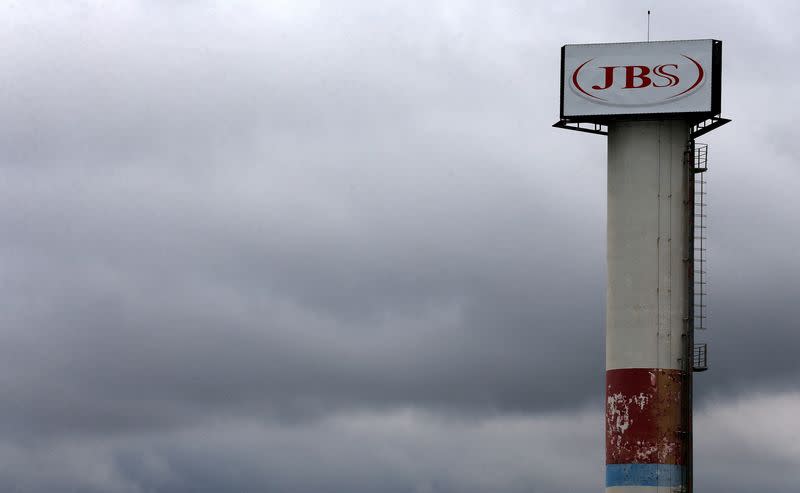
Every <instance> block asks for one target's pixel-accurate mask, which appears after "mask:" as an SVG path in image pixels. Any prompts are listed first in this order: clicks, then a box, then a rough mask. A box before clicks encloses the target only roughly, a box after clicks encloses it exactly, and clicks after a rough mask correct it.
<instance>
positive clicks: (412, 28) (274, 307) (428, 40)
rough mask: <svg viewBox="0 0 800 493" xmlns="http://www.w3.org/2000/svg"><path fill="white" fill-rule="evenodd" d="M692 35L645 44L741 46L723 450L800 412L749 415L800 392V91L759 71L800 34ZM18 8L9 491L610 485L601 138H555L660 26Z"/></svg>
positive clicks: (726, 20)
mask: <svg viewBox="0 0 800 493" xmlns="http://www.w3.org/2000/svg"><path fill="white" fill-rule="evenodd" d="M692 8H698V9H700V12H698V15H697V16H691V18H690V19H689V20H688V21H687V19H686V17H685V15H684V14H683V13H682V12H681V10H680V8H678V7H670V9H669V10H668V11H667V10H666V9H665V10H664V11H663V12H661V11H657V15H656V17H655V18H654V20H655V21H656V24H655V25H654V29H661V32H660V33H659V31H658V30H655V32H656V33H658V34H657V36H658V37H662V36H663V37H669V38H696V37H709V36H713V37H716V38H720V39H723V40H724V42H725V53H724V59H725V64H726V65H725V76H724V77H725V87H724V98H725V99H724V101H723V108H724V112H725V113H726V114H727V115H728V116H731V117H733V118H734V123H732V124H731V125H728V126H726V127H725V128H723V129H721V130H719V131H718V132H717V133H716V134H713V135H711V136H709V138H708V140H707V141H708V142H709V143H710V144H711V147H710V149H711V154H710V156H711V161H710V165H711V171H710V172H709V182H710V183H709V187H710V191H711V206H710V214H711V217H710V223H711V228H712V229H711V243H710V251H709V254H710V263H709V266H710V270H711V273H710V276H711V288H710V291H711V293H712V295H711V297H710V303H711V307H710V310H711V319H710V320H709V322H710V325H711V327H712V329H713V330H711V331H709V332H708V334H707V337H706V338H705V339H706V340H708V341H709V342H710V347H711V349H710V355H711V365H712V371H710V372H708V374H707V375H706V374H704V375H702V376H700V377H698V379H697V380H698V395H697V399H698V402H699V404H700V409H702V410H703V412H707V413H712V412H713V413H718V415H720V416H726V419H728V420H729V421H727V422H726V424H725V425H724V426H722V425H720V426H718V427H714V426H710V425H709V426H708V432H707V433H708V442H709V443H711V444H712V445H713V447H712V448H713V450H723V449H725V447H726V444H728V442H726V441H725V440H726V439H730V436H732V435H731V434H730V430H731V429H733V428H734V427H735V422H736V420H735V416H736V413H737V410H741V409H746V410H748V411H747V412H749V413H751V415H753V416H756V415H758V416H761V415H762V414H763V413H764V412H765V409H768V408H769V406H772V405H774V404H775V403H776V402H784V401H781V400H780V399H788V400H789V401H788V402H790V406H793V405H794V404H796V403H794V401H792V400H791V399H793V397H774V399H778V400H774V399H773V398H771V397H764V396H763V395H762V396H761V397H759V398H758V399H756V398H755V397H752V396H754V395H757V394H770V393H776V394H775V395H777V396H785V395H789V396H791V394H785V392H787V391H788V390H787V389H789V390H790V389H791V388H792V386H793V384H794V382H796V378H797V376H798V366H797V363H796V357H795V354H794V348H796V347H797V346H798V343H800V340H798V337H800V336H798V332H797V331H796V330H795V329H796V328H797V323H796V318H797V317H796V313H797V310H796V308H795V300H796V299H797V298H798V295H800V288H798V284H797V281H796V279H797V273H798V272H800V261H798V260H797V256H796V255H795V252H796V250H797V246H798V234H797V231H796V228H794V227H793V225H794V223H795V222H796V220H795V216H796V215H797V212H798V210H800V199H798V198H797V197H796V194H794V193H793V190H795V189H796V188H797V186H798V185H800V175H798V172H797V170H796V169H795V168H794V165H795V161H796V156H797V152H796V151H797V147H796V141H795V140H796V139H794V137H793V135H792V134H791V132H787V131H785V130H781V129H785V128H790V125H791V123H792V121H793V118H794V115H793V111H794V110H793V108H794V107H796V103H798V101H797V96H795V95H793V94H791V93H790V94H786V93H784V92H780V91H776V90H774V87H773V85H774V84H778V83H783V84H791V81H792V80H793V78H794V73H793V72H790V69H786V68H784V69H783V70H782V71H778V72H770V73H772V74H773V77H771V78H765V77H760V76H757V74H755V73H754V72H759V73H766V72H767V71H772V70H775V69H774V66H775V63H776V62H777V61H778V60H780V59H781V57H784V58H785V57H787V56H791V53H792V50H793V48H792V47H793V46H794V45H795V43H796V41H797V39H796V34H795V31H794V30H793V28H791V26H789V25H788V24H787V21H786V19H788V18H789V17H790V16H789V15H778V14H777V11H778V10H783V11H784V12H786V11H794V12H796V9H797V8H796V7H794V6H792V5H788V4H787V5H785V6H782V7H781V9H768V10H764V9H757V8H756V7H744V6H742V7H739V8H729V9H727V10H725V12H727V14H726V15H725V16H717V17H715V20H714V22H712V23H709V21H708V19H707V18H706V20H703V16H702V15H699V14H701V13H703V9H704V8H705V7H697V6H694V5H693V6H692ZM720 8H722V7H720V6H716V9H720ZM792 9H794V10H792ZM2 10H3V14H2V16H0V17H2V18H3V20H2V21H0V22H2V24H0V25H1V26H2V28H1V29H2V30H1V31H0V33H2V39H3V40H4V41H3V47H2V48H0V50H2V53H3V55H4V56H3V57H1V58H0V67H2V69H3V73H4V74H5V76H4V81H3V85H2V90H0V127H2V129H3V130H2V132H0V159H2V161H1V162H2V166H1V167H0V227H1V228H2V231H3V235H2V238H0V254H1V255H2V262H1V263H0V264H2V266H1V267H0V280H2V282H0V294H1V295H2V299H3V306H4V309H3V310H1V311H0V324H1V325H2V328H3V329H2V332H0V336H1V337H2V344H0V370H2V371H0V391H1V392H2V395H3V402H4V405H3V406H2V407H0V430H2V431H3V436H4V437H5V438H4V439H3V440H2V441H1V442H0V444H1V445H2V446H0V463H2V464H3V465H4V466H5V467H3V468H2V469H1V470H2V472H0V484H6V485H8V488H3V489H8V490H9V491H14V488H16V490H17V491H31V492H37V491H52V490H53V488H55V486H54V485H57V484H58V485H61V486H62V487H63V488H64V489H69V488H72V489H73V490H75V491H170V492H172V491H175V492H178V491H204V490H203V488H205V491H228V490H229V491H264V490H265V489H266V490H269V491H323V490H324V491H418V492H428V491H430V492H433V491H476V492H477V491H508V492H514V491H523V490H524V491H531V490H535V491H540V490H541V491H553V490H555V489H562V490H563V489H567V490H570V491H590V490H592V489H594V488H596V487H600V485H601V481H600V479H599V478H600V477H601V474H602V469H601V467H600V466H601V465H602V462H601V461H602V458H600V459H597V457H596V456H598V454H600V453H602V442H601V439H602V437H601V435H602V429H601V428H599V426H600V425H599V424H598V423H600V421H601V420H600V418H599V416H600V413H602V407H601V406H602V404H601V403H600V398H601V394H602V381H603V350H604V332H603V330H604V329H603V328H604V323H605V321H604V319H605V316H604V306H605V298H604V296H605V292H604V287H605V267H604V264H605V254H604V249H605V201H604V196H605V174H604V173H605V170H604V163H605V157H604V156H605V142H604V141H603V139H602V138H600V137H594V136H585V135H582V134H576V135H573V134H572V133H569V132H563V131H557V130H555V129H551V128H550V127H549V125H550V124H552V122H553V121H555V119H556V117H557V113H558V111H557V110H558V108H557V97H558V87H557V67H558V55H559V50H558V48H559V47H560V46H561V45H562V44H564V43H566V42H590V41H598V42H600V41H618V40H625V39H620V32H619V31H620V30H621V29H622V30H628V31H626V33H627V34H626V36H627V37H634V38H635V37H636V36H637V34H636V33H637V32H638V31H636V29H638V28H637V27H636V26H638V25H639V23H640V22H639V21H640V20H641V19H639V16H638V14H637V13H635V12H630V11H626V10H624V8H623V4H622V3H618V4H610V5H607V6H605V7H603V8H600V7H599V6H595V5H591V4H588V3H584V4H582V6H580V7H579V6H578V5H577V4H576V6H569V7H568V6H550V5H547V4H540V5H523V4H516V3H513V2H510V3H506V4H503V5H496V6H492V7H488V6H485V5H477V4H468V3H464V4H462V3H458V2H439V3H435V4H432V5H428V6H426V8H422V7H414V6H409V5H405V4H401V3H391V2H390V3H385V4H381V5H378V4H372V3H363V4H359V3H350V2H342V3H340V4H337V5H336V6H334V5H326V6H315V5H313V4H311V3H303V2H283V3H281V2H275V3H270V4H269V5H264V4H258V3H241V4H234V3H225V4H222V3H215V2H202V3H197V4H189V3H181V2H174V3H155V2H124V3H120V4H119V5H118V6H115V7H113V8H111V7H103V6H100V5H99V4H94V3H92V2H88V3H77V2H76V3H74V4H71V3H64V4H59V5H46V4H36V5H34V4H31V5H27V4H26V5H24V6H22V5H16V6H5V7H2ZM715 11H716V10H715ZM679 20H680V22H678V21H679ZM709 25H711V26H713V30H712V31H709V30H708V26H709ZM659 26H660V28H659ZM667 26H669V27H667ZM770 395H772V394H770ZM748 396H750V397H748ZM749 398H752V399H753V400H752V402H750V401H748V400H747V399H749ZM771 399H772V400H771ZM737 406H738V407H737ZM742 406H744V407H742ZM404 413H406V414H404ZM593 413H594V414H593ZM726 413H727V414H726ZM759 413H762V414H759ZM595 414H596V415H597V417H596V421H597V423H595V422H594V421H592V420H593V419H595V418H592V416H594V415H595ZM744 414H746V413H744ZM563 416H568V417H569V418H568V419H567V420H566V421H565V419H564V418H563ZM708 419H709V421H708V422H709V423H711V422H713V419H712V418H708ZM743 419H744V418H743ZM573 422H574V427H573V426H572V424H570V423H573ZM520 423H522V424H520ZM587 423H588V424H587ZM354 427H355V429H361V430H368V432H367V431H364V435H362V436H361V438H358V437H356V438H355V439H354V438H353V436H351V435H350V434H349V433H350V432H351V431H352V430H353V429H354ZM487 429H488V430H489V431H486V430H487ZM592 433H594V435H592ZM703 434H704V432H703V430H698V432H697V435H698V438H697V440H698V449H699V452H698V454H699V455H698V461H703V460H704V461H705V464H708V469H707V470H708V471H714V473H715V474H718V475H719V476H720V477H722V476H723V475H725V474H727V472H726V471H728V469H727V468H726V462H725V461H727V460H728V459H727V458H726V459H724V460H723V459H715V458H714V457H712V456H711V455H712V454H711V453H710V452H709V453H708V456H707V457H706V458H705V459H703V455H702V452H704V451H706V450H709V449H706V448H703V447H704V446H703V445H702V440H703ZM454 435H457V436H458V439H453V438H452V437H453V436H454ZM427 437H429V438H427ZM520 437H525V439H521V438H520ZM587 437H589V438H587ZM592 437H594V438H592ZM726 437H728V438H726ZM757 438H758V437H755V438H753V437H748V439H749V440H751V441H753V443H754V444H756V445H754V446H753V447H755V448H756V449H757V448H758V446H760V445H759V443H760V442H758V441H757ZM482 445H485V446H486V447H487V448H488V451H479V450H477V449H479V448H480V447H481V446H482ZM780 446H781V447H783V448H781V449H780V450H786V447H788V445H786V444H782V445H780ZM543 447H546V448H543ZM714 447H715V448H714ZM548 449H551V450H552V449H560V450H561V452H559V454H561V455H557V456H558V457H561V458H562V460H563V458H564V457H574V458H575V460H576V463H578V464H582V465H583V466H585V468H588V469H585V470H584V471H583V473H582V475H580V476H579V477H575V478H571V477H570V474H568V473H566V472H564V471H563V470H561V469H559V470H556V469H555V468H554V467H555V466H553V467H549V466H547V464H549V462H548V461H549V460H550V459H548V458H547V457H546V454H543V453H542V451H543V450H548ZM454 450H455V451H459V453H461V454H463V460H461V459H460V458H459V457H462V456H460V455H457V456H450V454H452V453H453V451H454ZM780 450H778V451H776V452H775V454H776V455H774V460H772V459H769V460H771V462H770V464H772V465H774V467H775V468H777V469H775V470H776V471H778V470H782V469H780V467H783V466H782V465H781V464H786V463H787V461H788V463H790V464H792V463H793V462H792V460H791V458H787V457H791V456H787V455H781V453H782V452H780ZM503 454H508V455H509V456H510V457H509V458H508V460H504V459H503V458H502V455H503ZM734 455H735V454H734ZM420 457H422V458H424V461H422V460H420ZM749 457H751V455H748V453H745V452H742V454H739V455H735V456H732V457H730V461H733V462H736V461H739V460H745V459H747V458H749ZM769 457H773V456H769ZM765 460H767V459H765ZM304 461H309V462H310V463H311V464H314V471H315V472H316V473H317V474H314V473H312V472H302V473H301V472H300V471H305V470H304V469H303V466H304V464H303V462H304ZM423 462H424V464H423ZM795 462H796V461H795ZM595 463H596V466H597V467H595V469H597V471H594V470H593V469H591V468H592V467H594V466H592V464H595ZM29 464H34V465H36V468H35V469H34V471H39V470H42V469H47V470H49V471H51V474H50V475H41V476H39V475H38V474H34V472H32V471H31V470H30V469H29V467H28V465H29ZM527 464H534V465H532V466H531V471H533V472H526V465H527ZM364 468H366V469H370V470H374V471H375V472H373V473H369V474H367V473H363V474H365V475H360V474H359V473H357V472H356V471H358V470H360V469H364ZM281 471H282V472H281ZM476 471H480V474H479V473H477V472H476ZM700 474H701V473H699V472H698V475H700ZM698 477H699V478H700V477H701V476H698ZM788 477H791V476H788ZM498 478H505V479H498ZM509 478H511V479H509ZM596 478H598V479H596ZM715 478H716V477H709V478H708V479H707V481H708V484H709V485H710V486H709V488H708V489H709V490H711V491H714V490H713V487H712V486H713V484H715V483H714V481H715ZM595 479H596V481H595ZM381 480H383V482H381ZM718 483H719V484H726V485H728V486H727V487H726V489H719V490H718V491H747V489H746V486H747V485H748V484H752V483H748V482H747V481H744V480H742V481H740V482H738V483H736V484H731V483H728V482H725V481H721V480H720V481H718ZM785 484H789V483H780V482H774V483H770V486H769V487H773V488H775V490H774V491H781V488H782V487H783V486H785ZM379 485H382V486H383V490H381V489H380V487H379ZM720 488H721V487H720ZM735 488H741V489H740V490H736V489H735Z"/></svg>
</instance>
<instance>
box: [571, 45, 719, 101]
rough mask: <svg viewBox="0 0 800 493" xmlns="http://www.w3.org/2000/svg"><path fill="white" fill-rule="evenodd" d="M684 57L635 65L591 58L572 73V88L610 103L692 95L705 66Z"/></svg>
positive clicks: (594, 98)
mask: <svg viewBox="0 0 800 493" xmlns="http://www.w3.org/2000/svg"><path fill="white" fill-rule="evenodd" d="M680 57H682V58H683V59H682V60H674V61H670V62H671V63H658V64H631V65H623V64H618V63H603V60H602V59H598V58H590V59H588V60H586V61H585V62H583V63H581V64H580V65H578V67H577V68H576V69H575V70H574V71H573V72H572V78H571V79H572V87H573V89H574V90H575V91H576V92H577V93H578V94H579V95H580V96H582V97H584V98H587V99H590V100H593V101H604V102H608V103H610V104H622V105H647V104H657V103H661V102H665V101H668V100H672V99H675V98H678V97H681V96H685V95H688V94H691V93H692V92H694V91H695V90H696V89H697V88H698V87H700V85H701V84H702V83H703V81H704V78H705V70H703V66H702V65H701V64H700V63H699V62H698V61H697V60H695V59H694V58H692V57H689V56H687V55H680ZM680 57H678V58H680ZM607 61H608V60H607Z"/></svg>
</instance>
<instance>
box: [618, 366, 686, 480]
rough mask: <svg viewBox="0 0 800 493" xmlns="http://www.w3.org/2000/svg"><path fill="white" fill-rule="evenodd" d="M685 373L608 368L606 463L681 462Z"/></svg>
mask: <svg viewBox="0 0 800 493" xmlns="http://www.w3.org/2000/svg"><path fill="white" fill-rule="evenodd" d="M685 380H686V379H685V372H683V371H681V370H664V369H656V368H623V369H618V370H608V371H606V464H683V457H684V435H683V434H682V430H683V429H684V428H685V426H684V425H683V413H682V411H681V399H682V395H683V392H682V386H683V384H684V381H685Z"/></svg>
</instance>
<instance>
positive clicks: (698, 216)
mask: <svg viewBox="0 0 800 493" xmlns="http://www.w3.org/2000/svg"><path fill="white" fill-rule="evenodd" d="M692 154H693V159H694V292H693V296H694V299H693V300H692V301H693V305H694V309H693V318H694V320H693V322H694V329H695V330H706V329H707V328H708V326H707V324H706V318H707V316H708V314H707V311H706V307H707V302H706V296H707V295H708V292H707V290H706V289H707V284H708V281H707V279H706V260H707V259H706V249H707V248H706V241H707V240H708V234H707V228H708V226H707V225H706V206H707V205H708V204H707V203H706V200H707V192H706V180H705V174H704V173H705V172H706V171H708V144H701V143H699V142H695V143H694V149H693V152H692ZM693 349H694V350H693V354H692V360H693V369H694V371H706V370H708V345H707V344H705V343H701V344H694V348H693Z"/></svg>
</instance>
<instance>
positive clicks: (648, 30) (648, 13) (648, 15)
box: [647, 10, 650, 41]
mask: <svg viewBox="0 0 800 493" xmlns="http://www.w3.org/2000/svg"><path fill="white" fill-rule="evenodd" d="M647 41H650V11H649V10H648V11H647Z"/></svg>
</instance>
